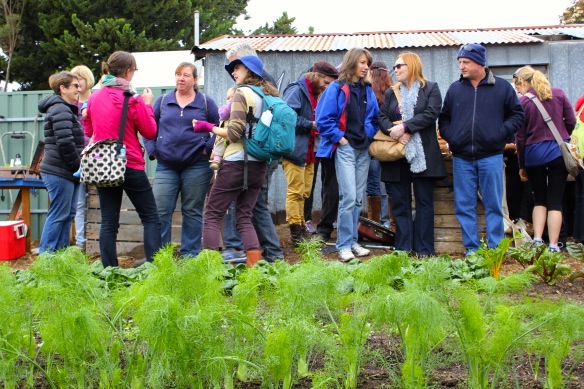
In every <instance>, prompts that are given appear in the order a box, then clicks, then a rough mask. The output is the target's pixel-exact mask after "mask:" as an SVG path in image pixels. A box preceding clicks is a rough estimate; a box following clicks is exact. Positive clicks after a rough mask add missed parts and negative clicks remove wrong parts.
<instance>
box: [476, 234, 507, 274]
mask: <svg viewBox="0 0 584 389" xmlns="http://www.w3.org/2000/svg"><path fill="white" fill-rule="evenodd" d="M512 241H513V239H512V238H503V239H502V240H501V241H500V242H499V244H498V245H497V247H492V248H489V247H487V246H486V244H485V243H484V242H482V244H481V247H480V248H479V249H478V250H477V251H476V253H477V254H478V255H481V256H483V257H484V264H485V266H486V267H487V268H488V269H489V273H490V275H491V277H493V278H494V279H498V278H499V273H500V271H501V266H502V265H503V262H505V258H506V254H507V249H508V248H509V245H510V244H511V242H512Z"/></svg>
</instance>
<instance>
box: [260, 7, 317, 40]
mask: <svg viewBox="0 0 584 389" xmlns="http://www.w3.org/2000/svg"><path fill="white" fill-rule="evenodd" d="M295 20H296V18H291V17H288V12H283V13H282V16H280V17H279V18H278V19H276V21H274V24H273V26H272V27H269V26H268V23H266V24H265V25H264V26H262V27H259V28H257V29H256V30H255V31H254V32H253V33H252V35H261V34H297V33H298V30H297V29H296V27H293V26H292V23H294V21H295ZM313 31H314V28H313V27H309V32H308V33H309V34H311V33H312V32H313Z"/></svg>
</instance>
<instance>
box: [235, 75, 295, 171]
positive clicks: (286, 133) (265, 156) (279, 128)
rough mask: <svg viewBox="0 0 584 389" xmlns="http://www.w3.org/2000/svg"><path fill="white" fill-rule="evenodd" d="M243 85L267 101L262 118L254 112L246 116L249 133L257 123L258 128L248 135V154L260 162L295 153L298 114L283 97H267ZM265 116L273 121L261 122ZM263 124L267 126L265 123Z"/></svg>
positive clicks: (246, 149)
mask: <svg viewBox="0 0 584 389" xmlns="http://www.w3.org/2000/svg"><path fill="white" fill-rule="evenodd" d="M241 86H247V87H249V88H250V89H251V90H253V91H254V92H255V93H256V94H258V95H259V96H260V97H261V98H262V99H263V102H264V106H263V109H262V114H261V116H260V119H258V118H256V117H255V115H254V114H253V112H248V114H247V122H248V123H249V128H250V131H251V129H252V128H253V126H254V124H255V129H254V130H253V131H252V134H251V136H249V135H248V134H246V136H245V138H246V139H245V141H244V142H245V143H244V146H245V151H246V152H247V153H249V154H250V155H251V156H252V157H254V158H256V159H258V160H260V161H268V162H271V161H273V160H277V159H280V158H282V156H284V155H286V154H290V153H291V152H292V151H294V143H295V141H296V118H297V114H296V111H294V110H293V109H292V108H290V106H289V105H288V104H287V103H286V102H285V101H284V100H282V99H281V98H280V97H278V96H270V95H266V94H264V92H263V91H262V89H261V88H260V87H257V86H254V85H247V84H243V85H241ZM250 111H251V109H250ZM267 111H269V112H267ZM270 114H271V115H270ZM266 116H267V117H269V116H271V122H270V121H269V120H267V121H266V120H262V118H265V117H266ZM264 121H266V122H268V123H267V124H266V123H264ZM256 123H257V124H256Z"/></svg>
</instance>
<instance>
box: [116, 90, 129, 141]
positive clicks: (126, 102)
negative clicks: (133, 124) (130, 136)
mask: <svg viewBox="0 0 584 389" xmlns="http://www.w3.org/2000/svg"><path fill="white" fill-rule="evenodd" d="M130 97H132V92H130V91H128V90H125V91H124V106H123V107H122V118H121V120H120V134H119V136H118V151H120V149H121V148H122V146H123V145H124V132H125V131H126V121H127V119H128V105H129V103H130Z"/></svg>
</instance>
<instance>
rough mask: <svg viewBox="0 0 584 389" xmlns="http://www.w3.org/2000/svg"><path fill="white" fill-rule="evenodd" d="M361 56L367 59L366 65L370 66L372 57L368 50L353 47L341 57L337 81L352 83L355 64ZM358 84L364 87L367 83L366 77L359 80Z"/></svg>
mask: <svg viewBox="0 0 584 389" xmlns="http://www.w3.org/2000/svg"><path fill="white" fill-rule="evenodd" d="M362 55H365V56H366V57H367V65H368V66H371V63H372V62H373V57H372V56H371V53H370V52H369V50H367V49H362V48H360V47H355V48H353V49H351V50H349V51H347V53H346V54H345V56H344V57H343V63H342V64H341V70H340V71H339V81H346V82H353V76H354V75H355V70H356V69H357V64H358V63H359V59H360V58H361V56H362ZM359 83H360V84H361V85H365V84H366V83H367V79H366V77H362V78H360V79H359Z"/></svg>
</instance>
